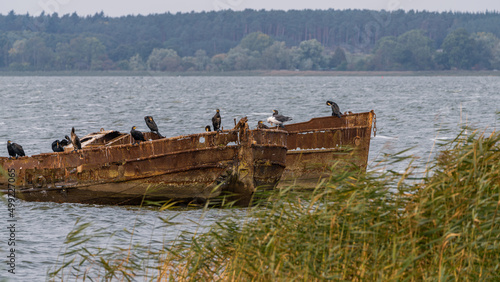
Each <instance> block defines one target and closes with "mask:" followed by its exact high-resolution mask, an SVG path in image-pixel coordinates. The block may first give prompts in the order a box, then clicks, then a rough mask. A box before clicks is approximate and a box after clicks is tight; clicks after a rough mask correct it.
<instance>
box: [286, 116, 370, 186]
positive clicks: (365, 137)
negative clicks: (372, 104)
mask: <svg viewBox="0 0 500 282" xmlns="http://www.w3.org/2000/svg"><path fill="white" fill-rule="evenodd" d="M373 123H375V126H374V127H373V131H374V134H375V132H376V115H375V112H374V111H373V110H372V111H370V112H363V113H349V114H346V115H342V117H341V118H337V117H334V116H327V117H318V118H313V119H311V120H310V121H307V122H299V123H292V124H287V125H286V126H285V128H284V130H286V131H287V132H288V136H287V148H288V151H287V153H286V168H285V170H284V172H283V175H282V177H281V180H280V184H279V186H280V187H286V186H293V187H297V188H314V187H315V186H316V185H317V184H318V183H320V182H321V180H322V179H325V178H328V177H330V175H331V170H332V169H345V168H348V167H351V168H352V167H355V168H360V169H363V170H365V169H366V167H367V164H368V153H369V149H370V138H371V131H372V124H373Z"/></svg>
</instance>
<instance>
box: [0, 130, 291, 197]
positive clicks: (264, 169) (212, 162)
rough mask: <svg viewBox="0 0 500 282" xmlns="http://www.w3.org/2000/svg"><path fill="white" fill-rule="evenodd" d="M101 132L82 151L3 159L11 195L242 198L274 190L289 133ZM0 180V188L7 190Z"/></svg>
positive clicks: (88, 139)
mask: <svg viewBox="0 0 500 282" xmlns="http://www.w3.org/2000/svg"><path fill="white" fill-rule="evenodd" d="M144 135H145V138H146V140H150V141H146V142H141V143H140V144H136V145H133V144H132V140H131V137H130V134H122V133H119V132H116V131H101V132H100V133H94V134H90V135H88V136H85V137H84V138H82V144H83V146H84V147H83V149H82V150H78V151H74V150H73V148H71V147H68V148H66V150H65V152H61V153H47V154H39V155H34V156H31V157H22V158H19V159H7V158H1V159H0V166H2V167H3V168H5V169H14V170H15V172H16V188H17V189H16V197H18V198H22V199H24V200H27V201H53V202H75V203H89V204H126V205H131V204H141V203H142V202H143V200H144V199H146V200H152V201H165V200H169V199H175V200H192V199H203V200H206V199H210V198H214V197H217V196H220V195H221V194H223V193H226V192H227V193H234V195H235V197H236V198H237V199H238V200H239V201H240V203H243V204H245V203H247V202H248V201H249V199H250V197H251V196H252V194H253V192H254V191H255V189H256V188H257V187H259V186H265V187H266V188H268V187H274V186H276V184H277V183H278V180H279V179H280V177H281V174H282V172H283V169H284V168H285V160H286V151H287V148H286V142H287V138H286V135H287V133H286V132H285V131H282V130H273V131H260V130H249V129H248V125H246V121H245V122H243V123H242V124H240V127H239V128H235V129H233V130H224V131H221V132H204V133H199V134H192V135H186V136H179V137H173V138H159V137H158V136H157V135H156V134H154V133H149V132H148V133H145V134H144ZM7 184H8V183H7V179H5V178H0V189H1V190H2V192H5V190H7Z"/></svg>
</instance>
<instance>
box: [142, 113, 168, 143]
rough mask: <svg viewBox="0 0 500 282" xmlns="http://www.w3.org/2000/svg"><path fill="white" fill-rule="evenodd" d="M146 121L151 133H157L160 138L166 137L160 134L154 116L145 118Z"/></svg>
mask: <svg viewBox="0 0 500 282" xmlns="http://www.w3.org/2000/svg"><path fill="white" fill-rule="evenodd" d="M144 121H146V125H147V126H148V127H149V129H150V130H151V132H154V133H156V134H157V135H158V136H159V137H160V138H164V136H162V135H161V134H160V132H158V126H157V125H156V122H155V121H154V119H153V117H152V116H145V117H144Z"/></svg>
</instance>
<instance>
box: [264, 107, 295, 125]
mask: <svg viewBox="0 0 500 282" xmlns="http://www.w3.org/2000/svg"><path fill="white" fill-rule="evenodd" d="M289 120H292V118H291V117H287V116H284V115H280V114H279V113H278V111H277V110H273V116H272V117H268V118H267V122H269V123H270V124H272V125H274V124H277V125H278V126H279V127H284V126H283V123H284V122H285V121H289Z"/></svg>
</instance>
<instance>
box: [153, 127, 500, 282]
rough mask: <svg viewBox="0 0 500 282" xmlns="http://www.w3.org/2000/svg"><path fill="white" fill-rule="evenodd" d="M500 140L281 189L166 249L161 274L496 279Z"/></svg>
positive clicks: (473, 139) (479, 139) (473, 141)
mask: <svg viewBox="0 0 500 282" xmlns="http://www.w3.org/2000/svg"><path fill="white" fill-rule="evenodd" d="M499 140H500V135H499V134H498V133H497V134H492V135H490V136H484V135H482V134H479V133H477V132H475V133H473V134H471V135H469V136H465V135H460V136H459V137H457V139H455V140H454V141H453V142H451V143H450V144H448V145H449V148H448V149H446V150H445V151H443V152H442V153H441V154H439V157H438V158H437V160H436V162H435V165H434V166H432V167H430V168H429V169H428V170H427V175H426V176H425V177H424V178H423V179H421V180H419V181H415V179H414V180H413V181H405V180H406V179H408V178H411V177H413V174H412V170H411V168H410V169H408V170H407V171H406V172H405V173H403V174H396V173H394V172H386V173H384V174H375V173H366V174H364V173H360V172H353V171H350V172H347V171H346V172H341V173H334V174H333V175H332V177H331V178H330V179H329V181H327V182H325V183H323V184H321V185H320V186H318V187H317V189H316V190H315V191H314V192H313V193H312V194H309V195H307V194H296V193H293V192H292V191H282V193H280V194H278V195H274V196H272V197H271V198H270V199H269V201H267V203H268V206H265V207H263V206H262V205H260V206H256V207H254V208H253V209H251V210H250V211H249V214H248V216H247V221H246V222H245V223H244V224H241V221H240V219H231V218H229V219H227V220H225V221H224V222H220V223H219V224H218V225H217V226H215V227H214V228H213V229H212V230H211V231H210V232H208V233H206V234H203V235H201V236H198V237H196V238H194V239H193V240H192V241H191V242H187V243H183V244H178V245H177V246H174V247H172V248H171V249H170V250H169V252H168V254H167V255H166V256H165V257H164V258H163V259H162V261H163V266H162V267H161V273H160V278H161V279H164V280H172V281H173V280H176V281H177V280H187V281H195V280H200V279H202V280H225V281H233V280H237V281H240V280H259V281H273V280H278V281H304V280H307V281H314V280H318V281H319V280H330V279H332V280H349V281H361V280H363V281H401V280H407V281H422V280H436V281H449V280H464V281H467V280H470V281H478V280H481V281H498V280H500V214H499V205H500V195H499V191H500V151H499V149H500V142H499ZM398 158H400V157H398ZM400 159H401V158H400Z"/></svg>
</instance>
